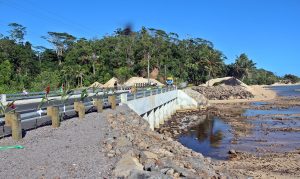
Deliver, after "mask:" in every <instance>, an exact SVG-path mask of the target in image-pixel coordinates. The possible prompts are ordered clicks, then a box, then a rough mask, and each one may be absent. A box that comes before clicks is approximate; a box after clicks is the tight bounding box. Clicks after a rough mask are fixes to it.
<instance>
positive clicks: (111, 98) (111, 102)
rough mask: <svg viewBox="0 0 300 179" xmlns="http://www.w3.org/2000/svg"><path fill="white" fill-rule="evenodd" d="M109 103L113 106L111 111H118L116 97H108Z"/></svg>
mask: <svg viewBox="0 0 300 179" xmlns="http://www.w3.org/2000/svg"><path fill="white" fill-rule="evenodd" d="M108 102H109V103H110V105H111V109H116V95H111V96H108Z"/></svg>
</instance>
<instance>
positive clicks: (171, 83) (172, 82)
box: [166, 77, 174, 85]
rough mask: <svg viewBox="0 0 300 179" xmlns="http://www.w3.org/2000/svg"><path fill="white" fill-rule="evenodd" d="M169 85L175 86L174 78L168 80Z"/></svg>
mask: <svg viewBox="0 0 300 179" xmlns="http://www.w3.org/2000/svg"><path fill="white" fill-rule="evenodd" d="M166 83H167V85H173V84H174V80H173V78H172V77H168V78H167V80H166Z"/></svg>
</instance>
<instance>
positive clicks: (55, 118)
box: [47, 106, 60, 128]
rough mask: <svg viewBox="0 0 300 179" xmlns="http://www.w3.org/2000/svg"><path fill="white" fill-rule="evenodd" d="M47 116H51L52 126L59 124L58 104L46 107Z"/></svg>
mask: <svg viewBox="0 0 300 179" xmlns="http://www.w3.org/2000/svg"><path fill="white" fill-rule="evenodd" d="M47 116H49V117H50V118H51V121H52V127H54V128H56V127H59V126H60V118H59V107H58V106H48V107H47Z"/></svg>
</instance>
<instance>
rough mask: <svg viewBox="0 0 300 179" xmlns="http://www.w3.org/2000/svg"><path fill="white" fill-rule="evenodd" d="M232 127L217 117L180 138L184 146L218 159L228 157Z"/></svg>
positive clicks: (209, 118)
mask: <svg viewBox="0 0 300 179" xmlns="http://www.w3.org/2000/svg"><path fill="white" fill-rule="evenodd" d="M230 129H231V127H230V126H229V125H228V124H226V123H224V122H223V121H222V120H220V119H219V118H217V117H212V116H209V115H208V116H207V119H206V120H205V121H203V122H202V123H200V124H198V125H197V126H194V127H192V128H191V129H190V130H189V132H187V133H184V134H182V135H181V136H180V137H179V138H178V140H179V142H180V143H182V144H183V145H184V146H186V147H188V148H191V149H193V150H194V151H196V152H200V153H202V154H203V155H205V156H209V157H212V158H216V159H226V158H227V151H228V150H229V146H228V144H229V143H230V141H231V139H232V137H233V136H232V134H231V133H230V132H229V130H230Z"/></svg>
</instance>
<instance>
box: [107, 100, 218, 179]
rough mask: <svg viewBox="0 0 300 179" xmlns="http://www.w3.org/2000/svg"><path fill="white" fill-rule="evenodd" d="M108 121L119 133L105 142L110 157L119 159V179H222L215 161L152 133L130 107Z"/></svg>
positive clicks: (116, 171)
mask: <svg viewBox="0 0 300 179" xmlns="http://www.w3.org/2000/svg"><path fill="white" fill-rule="evenodd" d="M117 111H118V112H115V113H113V114H110V115H109V116H108V117H107V120H108V122H109V124H110V126H111V128H112V130H113V131H116V132H117V133H118V135H117V136H115V137H113V138H109V139H106V140H105V141H104V143H103V144H104V149H105V152H106V153H107V155H108V156H110V157H114V158H118V159H119V161H118V162H117V164H116V166H115V168H114V169H113V174H114V176H115V177H116V178H118V177H121V178H218V177H219V176H220V175H219V174H217V173H216V171H215V170H214V169H213V168H212V166H211V161H210V160H208V159H206V158H204V157H203V156H202V155H201V154H200V153H196V152H194V151H192V150H191V149H188V148H186V147H184V146H183V145H181V144H180V143H179V142H177V141H174V140H173V139H172V138H170V137H167V136H165V135H162V134H159V133H157V132H155V131H151V130H150V128H149V124H148V123H147V121H145V120H144V119H143V118H141V117H140V116H138V115H137V114H136V113H134V112H133V111H131V110H130V109H129V108H128V107H127V106H126V105H123V106H120V107H118V110H117Z"/></svg>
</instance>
